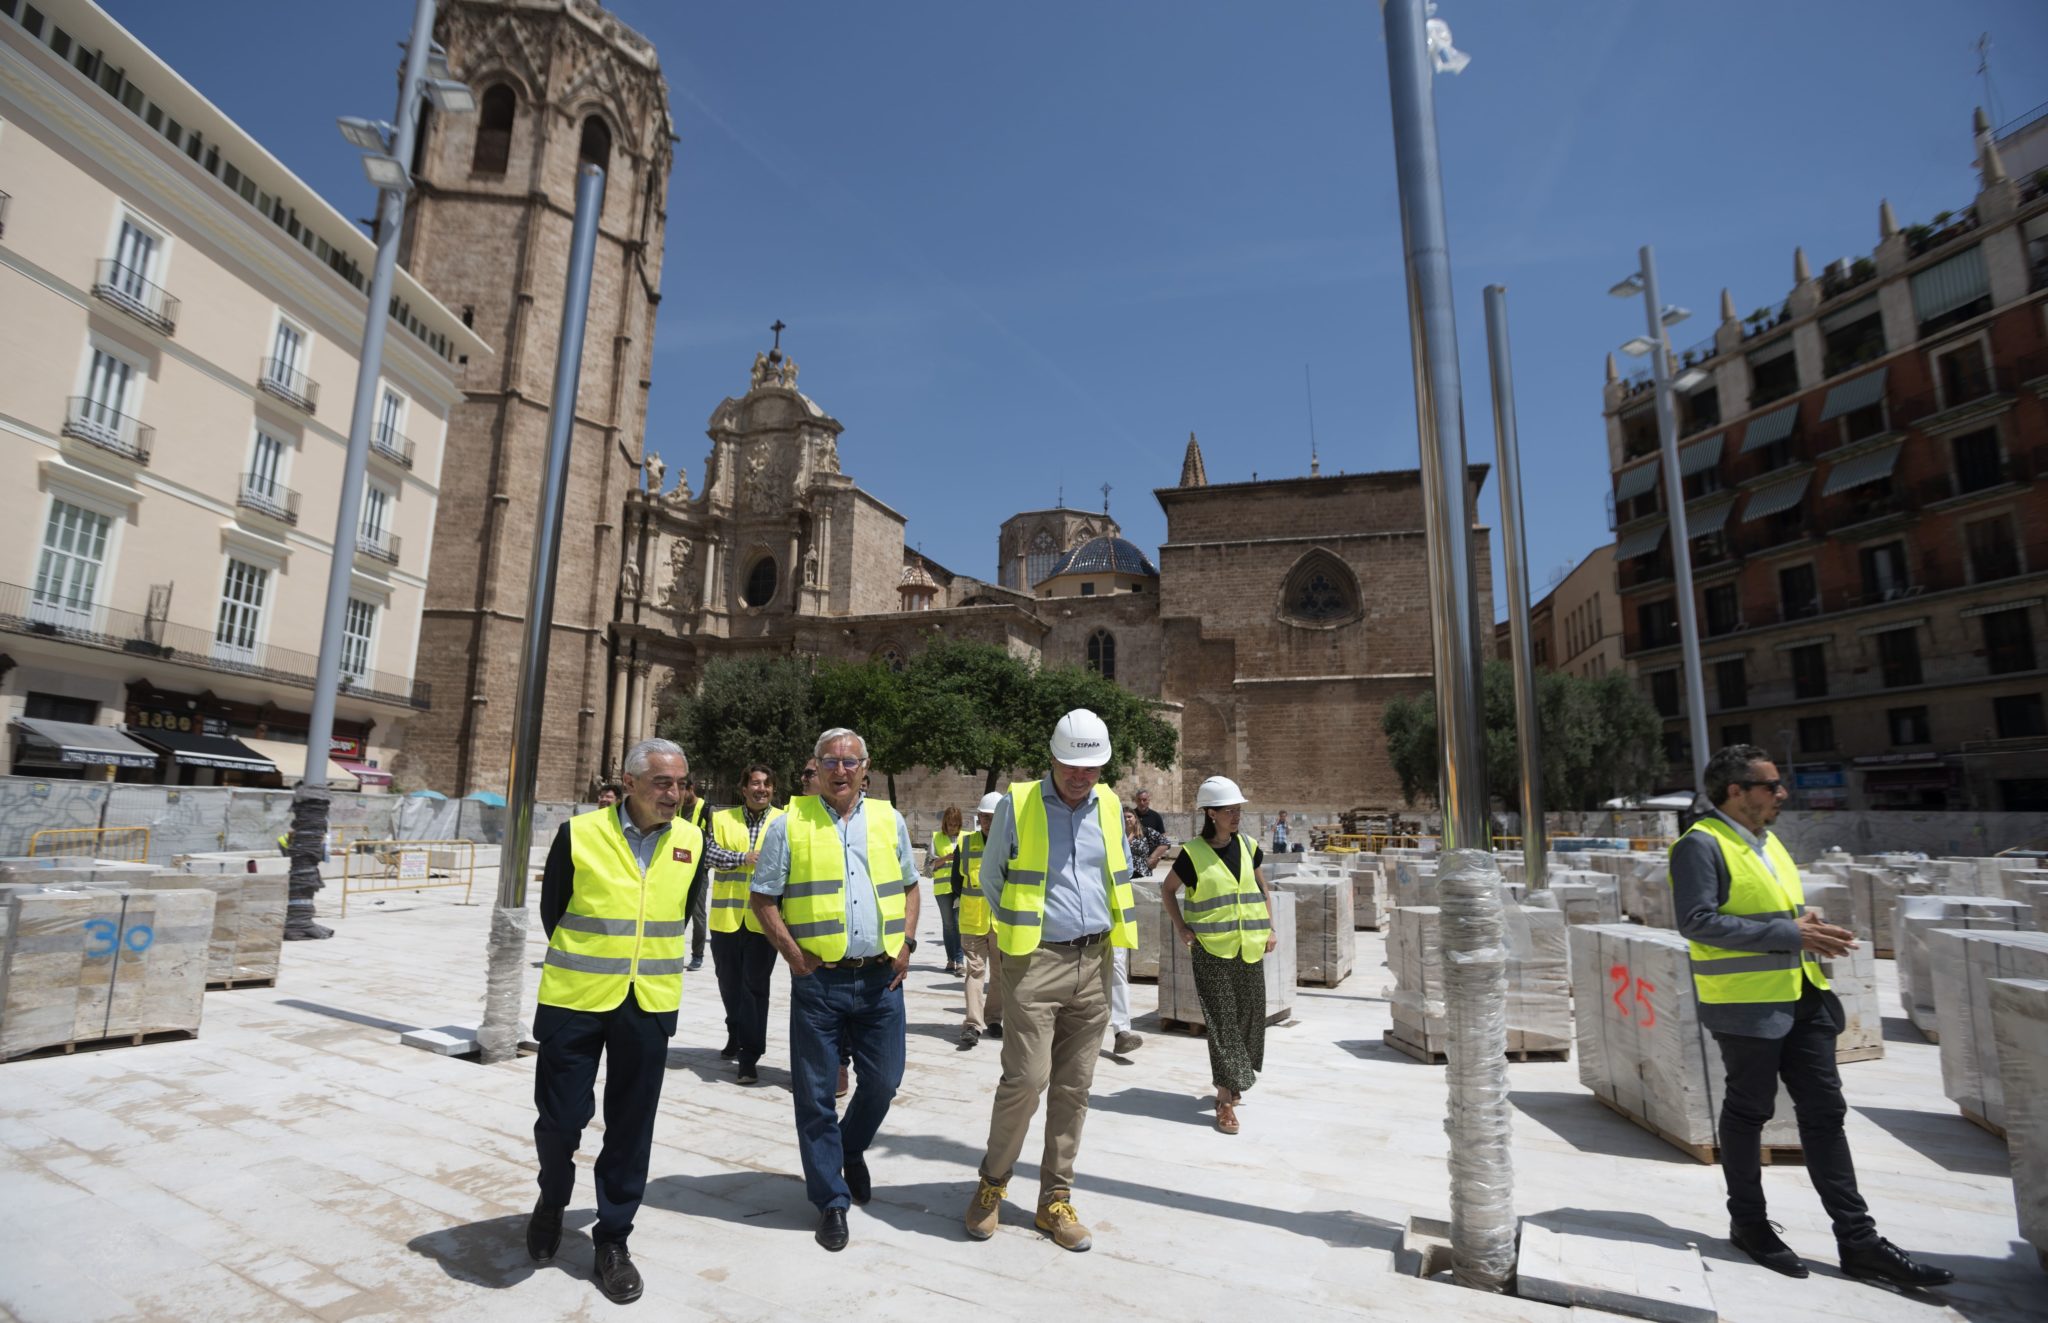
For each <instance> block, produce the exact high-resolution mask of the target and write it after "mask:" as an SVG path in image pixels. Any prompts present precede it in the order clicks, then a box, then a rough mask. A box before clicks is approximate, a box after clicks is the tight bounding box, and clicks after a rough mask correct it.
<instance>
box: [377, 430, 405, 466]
mask: <svg viewBox="0 0 2048 1323" xmlns="http://www.w3.org/2000/svg"><path fill="white" fill-rule="evenodd" d="M370 453H371V454H373V455H377V456H380V457H381V458H384V459H388V460H390V461H391V462H392V463H394V464H397V465H400V466H402V467H404V468H408V469H409V468H411V467H412V438H411V437H408V436H406V435H404V434H403V433H401V432H396V431H393V430H392V429H391V428H389V427H379V428H377V429H375V430H374V431H372V432H371V433H370Z"/></svg>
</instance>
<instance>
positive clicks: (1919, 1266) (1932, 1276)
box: [1835, 1236, 1956, 1291]
mask: <svg viewBox="0 0 2048 1323" xmlns="http://www.w3.org/2000/svg"><path fill="white" fill-rule="evenodd" d="M1835 1248H1836V1249H1837V1250H1839V1251H1840V1252H1841V1255H1842V1271H1843V1272H1844V1273H1847V1274H1848V1275H1849V1276H1851V1277H1860V1278H1862V1279H1863V1280H1864V1281H1866V1282H1881V1283H1883V1284H1884V1285H1886V1286H1896V1287H1898V1288H1900V1289H1901V1290H1906V1291H1918V1290H1921V1289H1923V1288H1925V1287H1929V1286H1947V1285H1948V1284H1949V1283H1950V1282H1952V1281H1954V1280H1955V1279H1956V1275H1955V1274H1954V1273H1952V1272H1950V1271H1949V1270H1948V1269H1946V1268H1931V1267H1929V1266H1928V1265H1926V1264H1924V1263H1915V1262H1913V1257H1912V1256H1911V1255H1909V1254H1907V1253H1906V1251H1904V1250H1902V1249H1900V1248H1899V1247H1898V1246H1897V1245H1894V1244H1892V1243H1891V1242H1890V1241H1889V1240H1886V1239H1885V1238H1884V1237H1882V1236H1879V1237H1878V1238H1877V1239H1876V1240H1874V1241H1872V1242H1870V1243H1869V1244H1868V1245H1839V1244H1838V1245H1837V1246H1836V1247H1835Z"/></svg>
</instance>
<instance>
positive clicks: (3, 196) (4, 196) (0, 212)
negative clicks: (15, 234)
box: [0, 193, 14, 239]
mask: <svg viewBox="0 0 2048 1323" xmlns="http://www.w3.org/2000/svg"><path fill="white" fill-rule="evenodd" d="M12 201H14V195H13V194H12V193H0V239H4V238H6V237H7V204H8V203H10V202H12Z"/></svg>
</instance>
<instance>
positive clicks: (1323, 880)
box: [1272, 873, 1358, 988]
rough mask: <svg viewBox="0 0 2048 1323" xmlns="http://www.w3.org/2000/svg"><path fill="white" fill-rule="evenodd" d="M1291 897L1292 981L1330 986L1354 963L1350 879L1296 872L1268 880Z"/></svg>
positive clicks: (1355, 939)
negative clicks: (1292, 929)
mask: <svg viewBox="0 0 2048 1323" xmlns="http://www.w3.org/2000/svg"><path fill="white" fill-rule="evenodd" d="M1272 887H1273V889H1274V890H1275V891H1276V892H1280V891H1284V892H1286V893H1288V894H1289V895H1291V896H1293V897H1294V901H1295V903H1294V952H1295V981H1296V982H1298V983H1312V984H1315V985H1317V986H1319V987H1325V988H1334V987H1336V986H1337V985H1338V984H1339V983H1342V982H1343V981H1344V980H1345V979H1346V978H1348V977H1350V974H1351V971H1352V968H1353V967H1354V966H1356V965H1357V963H1358V936H1357V933H1356V931H1355V930H1354V929H1353V927H1352V923H1351V879H1349V878H1346V877H1322V876H1315V875H1310V874H1307V873H1297V874H1295V875H1294V876H1293V877H1283V878H1279V879H1276V880H1274V881H1273V882H1272Z"/></svg>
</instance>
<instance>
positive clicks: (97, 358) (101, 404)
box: [85, 348, 140, 431]
mask: <svg viewBox="0 0 2048 1323" xmlns="http://www.w3.org/2000/svg"><path fill="white" fill-rule="evenodd" d="M139 379H140V374H139V373H137V371H136V370H135V366H134V364H132V363H130V362H129V361H128V360H127V359H125V358H121V357H119V356H117V355H114V354H110V353H108V352H107V351H106V350H104V349H99V348H95V349H94V350H93V351H92V367H91V368H90V369H89V370H88V371H87V373H86V377H85V418H86V421H88V422H91V423H93V424H95V425H97V426H101V427H105V428H107V429H108V430H110V431H118V430H119V429H120V426H121V420H122V418H123V417H125V416H126V415H127V414H128V413H130V412H131V405H132V402H133V401H132V398H131V397H132V395H133V393H134V390H135V383H136V382H137V381H138V380H139Z"/></svg>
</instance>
